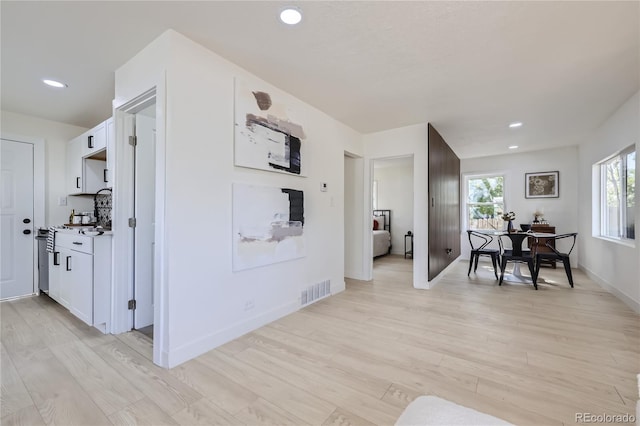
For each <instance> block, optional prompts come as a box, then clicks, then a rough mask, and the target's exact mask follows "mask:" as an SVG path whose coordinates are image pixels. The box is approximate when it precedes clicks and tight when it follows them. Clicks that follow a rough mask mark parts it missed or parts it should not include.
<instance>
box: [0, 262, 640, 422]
mask: <svg viewBox="0 0 640 426" xmlns="http://www.w3.org/2000/svg"><path fill="white" fill-rule="evenodd" d="M375 268H376V271H375V276H376V279H375V280H374V282H358V281H352V280H348V282H347V290H346V291H344V292H343V293H341V294H338V295H336V296H333V297H330V298H328V299H324V300H322V301H320V302H318V303H316V304H314V305H311V306H310V307H307V308H306V309H303V310H301V311H299V312H297V313H294V314H292V315H289V316H288V317H286V318H283V319H281V320H278V321H276V322H274V323H272V324H270V325H268V326H265V327H262V328H260V329H259V330H256V331H254V332H252V333H249V334H247V335H245V336H244V337H242V338H240V339H237V340H235V341H233V342H230V343H228V344H226V345H224V346H222V347H220V348H219V349H217V350H214V351H211V352H208V353H207V354H205V355H202V356H200V357H199V358H197V359H195V360H192V361H189V362H187V363H185V364H183V365H181V366H179V367H176V368H174V369H172V370H164V369H161V368H158V367H156V366H154V365H153V364H152V363H151V361H150V358H151V344H150V340H149V339H148V338H147V337H146V336H144V335H142V334H140V333H127V334H123V335H120V336H117V337H116V336H109V335H106V336H105V335H101V334H100V333H99V332H97V331H96V330H94V329H92V328H90V327H87V326H85V325H83V324H82V323H81V322H80V321H78V320H76V319H75V318H74V317H73V316H72V315H70V314H69V313H67V312H66V311H65V310H64V309H62V308H61V307H60V306H58V305H57V304H55V303H54V302H52V301H51V300H50V299H48V298H47V297H45V296H42V297H34V298H28V299H22V300H17V301H12V302H5V303H2V304H0V310H1V314H2V318H1V319H2V335H1V337H2V345H1V351H2V352H1V360H2V366H1V367H2V370H1V372H2V395H1V396H2V400H1V409H2V413H1V416H2V418H1V423H2V425H7V426H8V425H12V424H28V425H38V424H57V425H71V424H77V425H93V424H153V425H162V424H185V425H195V424H225V425H226V424H248V425H258V424H294V425H303V424H311V425H320V424H326V425H330V424H336V425H337V424H340V425H349V424H358V425H369V424H380V425H388V424H393V423H394V421H395V420H396V419H397V417H398V416H399V415H400V413H401V412H402V410H403V409H404V408H405V407H406V405H407V404H408V403H409V402H410V401H412V400H413V399H414V398H416V397H417V396H419V395H422V394H434V395H438V396H441V397H443V398H446V399H448V400H450V401H453V402H456V403H458V404H462V405H466V406H468V407H472V408H475V409H477V410H480V411H483V412H486V413H489V414H492V415H494V416H498V417H501V418H503V419H505V420H507V421H510V422H513V423H516V424H535V425H559V424H573V423H574V421H575V413H582V412H589V413H594V414H604V413H606V414H616V413H634V412H635V401H636V400H637V398H638V387H637V383H636V378H635V374H637V373H638V372H639V371H640V361H639V360H640V326H639V322H640V321H639V317H638V315H636V314H634V313H633V312H632V311H631V310H630V309H629V308H627V307H626V306H625V305H624V304H623V303H622V302H620V301H619V300H617V299H616V298H615V297H613V296H612V295H610V294H608V293H606V292H604V291H602V290H601V289H600V288H599V287H597V286H596V285H595V284H594V283H592V282H591V281H590V280H589V279H588V278H586V277H585V275H584V274H582V273H580V272H579V271H577V272H576V274H575V288H574V289H570V288H569V286H568V284H567V282H566V277H564V276H563V273H562V270H561V269H558V270H555V271H554V270H551V269H544V270H543V272H541V275H542V276H543V277H544V278H546V279H547V281H548V283H547V284H541V285H540V290H538V291H534V290H533V289H532V288H531V286H524V285H513V284H509V283H505V284H504V285H503V286H502V287H498V285H497V283H496V281H495V278H493V274H492V272H491V270H490V269H489V268H487V266H486V264H484V265H481V266H480V267H479V269H478V274H473V273H472V275H471V277H470V278H467V275H466V272H467V271H466V268H467V264H466V262H465V261H461V262H459V264H458V265H456V267H455V268H454V270H453V271H452V272H451V273H449V274H448V275H447V276H446V277H444V278H443V279H442V281H441V283H440V284H439V285H437V286H436V287H435V288H434V289H432V290H428V291H419V290H414V289H413V288H412V287H411V273H410V270H411V261H405V260H404V259H402V257H400V256H398V257H396V256H387V257H384V258H382V259H379V260H376V262H375Z"/></svg>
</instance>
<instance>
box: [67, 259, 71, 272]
mask: <svg viewBox="0 0 640 426" xmlns="http://www.w3.org/2000/svg"><path fill="white" fill-rule="evenodd" d="M70 270H71V256H67V271H70Z"/></svg>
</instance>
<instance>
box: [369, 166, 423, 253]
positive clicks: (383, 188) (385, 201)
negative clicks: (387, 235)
mask: <svg viewBox="0 0 640 426" xmlns="http://www.w3.org/2000/svg"><path fill="white" fill-rule="evenodd" d="M384 162H385V160H376V161H375V171H374V177H373V178H374V180H376V181H377V182H378V184H377V185H378V208H380V209H389V210H391V244H392V247H391V253H392V254H402V255H404V236H405V234H406V233H407V231H411V232H413V158H411V159H410V161H409V163H408V164H407V165H393V166H384V165H383V164H384ZM381 163H382V164H381Z"/></svg>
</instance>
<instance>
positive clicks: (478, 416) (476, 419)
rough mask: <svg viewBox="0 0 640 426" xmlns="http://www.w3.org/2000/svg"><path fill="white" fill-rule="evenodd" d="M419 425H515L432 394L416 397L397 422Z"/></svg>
mask: <svg viewBox="0 0 640 426" xmlns="http://www.w3.org/2000/svg"><path fill="white" fill-rule="evenodd" d="M417 425H421V426H428V425H434V426H435V425H460V426H463V425H464V426H470V425H474V426H476V425H477V426H488V425H497V426H507V425H511V426H513V425H512V424H511V423H508V422H506V421H504V420H501V419H499V418H497V417H493V416H491V415H489V414H485V413H481V412H480V411H476V410H474V409H472V408H467V407H463V406H462V405H458V404H456V403H453V402H451V401H447V400H446V399H442V398H438V397H437V396H432V395H429V396H420V397H418V398H416V399H415V400H414V401H413V402H412V403H411V404H409V405H408V406H407V408H405V410H404V411H403V412H402V414H401V415H400V418H398V421H397V422H396V426H417Z"/></svg>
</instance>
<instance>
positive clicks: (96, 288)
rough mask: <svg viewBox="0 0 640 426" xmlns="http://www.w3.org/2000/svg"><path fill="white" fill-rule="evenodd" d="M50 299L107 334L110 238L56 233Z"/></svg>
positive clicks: (108, 321)
mask: <svg viewBox="0 0 640 426" xmlns="http://www.w3.org/2000/svg"><path fill="white" fill-rule="evenodd" d="M54 250H55V251H54V253H50V259H51V263H50V266H49V272H50V280H49V296H50V297H51V298H52V299H54V300H56V301H57V302H58V303H60V304H61V305H62V306H64V307H65V308H67V309H69V311H71V313H72V314H74V315H75V316H76V317H78V318H80V319H81V320H82V321H84V322H85V323H87V324H88V325H92V326H95V327H96V328H98V329H99V330H100V331H102V332H103V333H106V332H109V331H110V322H111V321H110V312H111V299H110V297H111V235H100V236H95V237H93V236H88V235H82V234H79V233H77V232H71V231H69V232H66V231H59V232H56V238H55V248H54Z"/></svg>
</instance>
